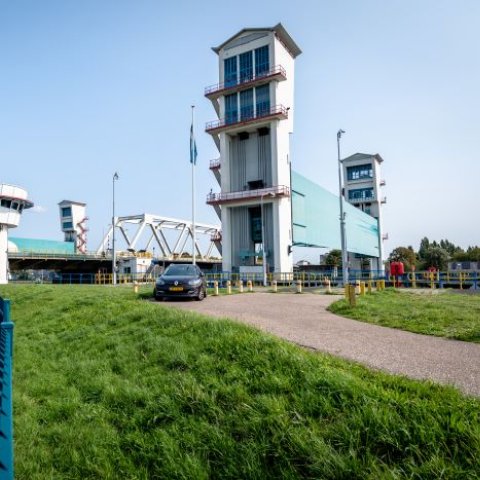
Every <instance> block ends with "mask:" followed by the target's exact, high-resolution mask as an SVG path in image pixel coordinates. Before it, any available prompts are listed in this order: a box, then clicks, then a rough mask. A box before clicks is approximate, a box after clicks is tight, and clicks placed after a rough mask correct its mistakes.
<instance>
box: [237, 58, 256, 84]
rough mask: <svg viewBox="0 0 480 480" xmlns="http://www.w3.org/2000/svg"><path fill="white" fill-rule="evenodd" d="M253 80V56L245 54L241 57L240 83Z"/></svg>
mask: <svg viewBox="0 0 480 480" xmlns="http://www.w3.org/2000/svg"><path fill="white" fill-rule="evenodd" d="M252 78H253V54H252V52H245V53H242V54H241V55H240V83H242V82H248V81H249V80H251V79H252Z"/></svg>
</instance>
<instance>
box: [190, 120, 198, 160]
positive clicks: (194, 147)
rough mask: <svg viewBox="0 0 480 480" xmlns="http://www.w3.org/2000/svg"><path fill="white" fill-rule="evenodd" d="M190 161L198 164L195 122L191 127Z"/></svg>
mask: <svg viewBox="0 0 480 480" xmlns="http://www.w3.org/2000/svg"><path fill="white" fill-rule="evenodd" d="M190 163H192V164H193V165H196V164H197V144H196V142H195V136H194V135H193V122H192V126H191V127H190Z"/></svg>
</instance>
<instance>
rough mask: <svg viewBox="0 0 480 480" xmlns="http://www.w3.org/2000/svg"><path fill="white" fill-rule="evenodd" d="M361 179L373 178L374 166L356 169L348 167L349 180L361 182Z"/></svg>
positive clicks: (359, 166) (356, 167)
mask: <svg viewBox="0 0 480 480" xmlns="http://www.w3.org/2000/svg"><path fill="white" fill-rule="evenodd" d="M361 178H373V168H372V165H370V164H367V165H358V166H355V167H347V179H348V180H359V179H361Z"/></svg>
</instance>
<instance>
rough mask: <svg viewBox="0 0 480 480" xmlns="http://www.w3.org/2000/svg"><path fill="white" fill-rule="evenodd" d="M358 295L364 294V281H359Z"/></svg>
mask: <svg viewBox="0 0 480 480" xmlns="http://www.w3.org/2000/svg"><path fill="white" fill-rule="evenodd" d="M360 295H362V296H365V282H360Z"/></svg>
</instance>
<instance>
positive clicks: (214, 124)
mask: <svg viewBox="0 0 480 480" xmlns="http://www.w3.org/2000/svg"><path fill="white" fill-rule="evenodd" d="M275 116H282V117H284V118H288V109H287V108H286V107H284V106H283V105H274V106H272V107H270V108H265V109H262V110H261V111H260V112H258V111H257V112H256V115H254V114H252V115H249V116H248V117H247V118H244V119H242V118H239V117H237V118H221V119H219V120H213V121H211V122H207V123H206V124H205V130H206V131H207V132H210V131H213V130H217V129H221V128H227V127H234V126H238V125H246V124H248V123H253V122H256V121H258V120H262V119H266V118H268V117H275Z"/></svg>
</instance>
